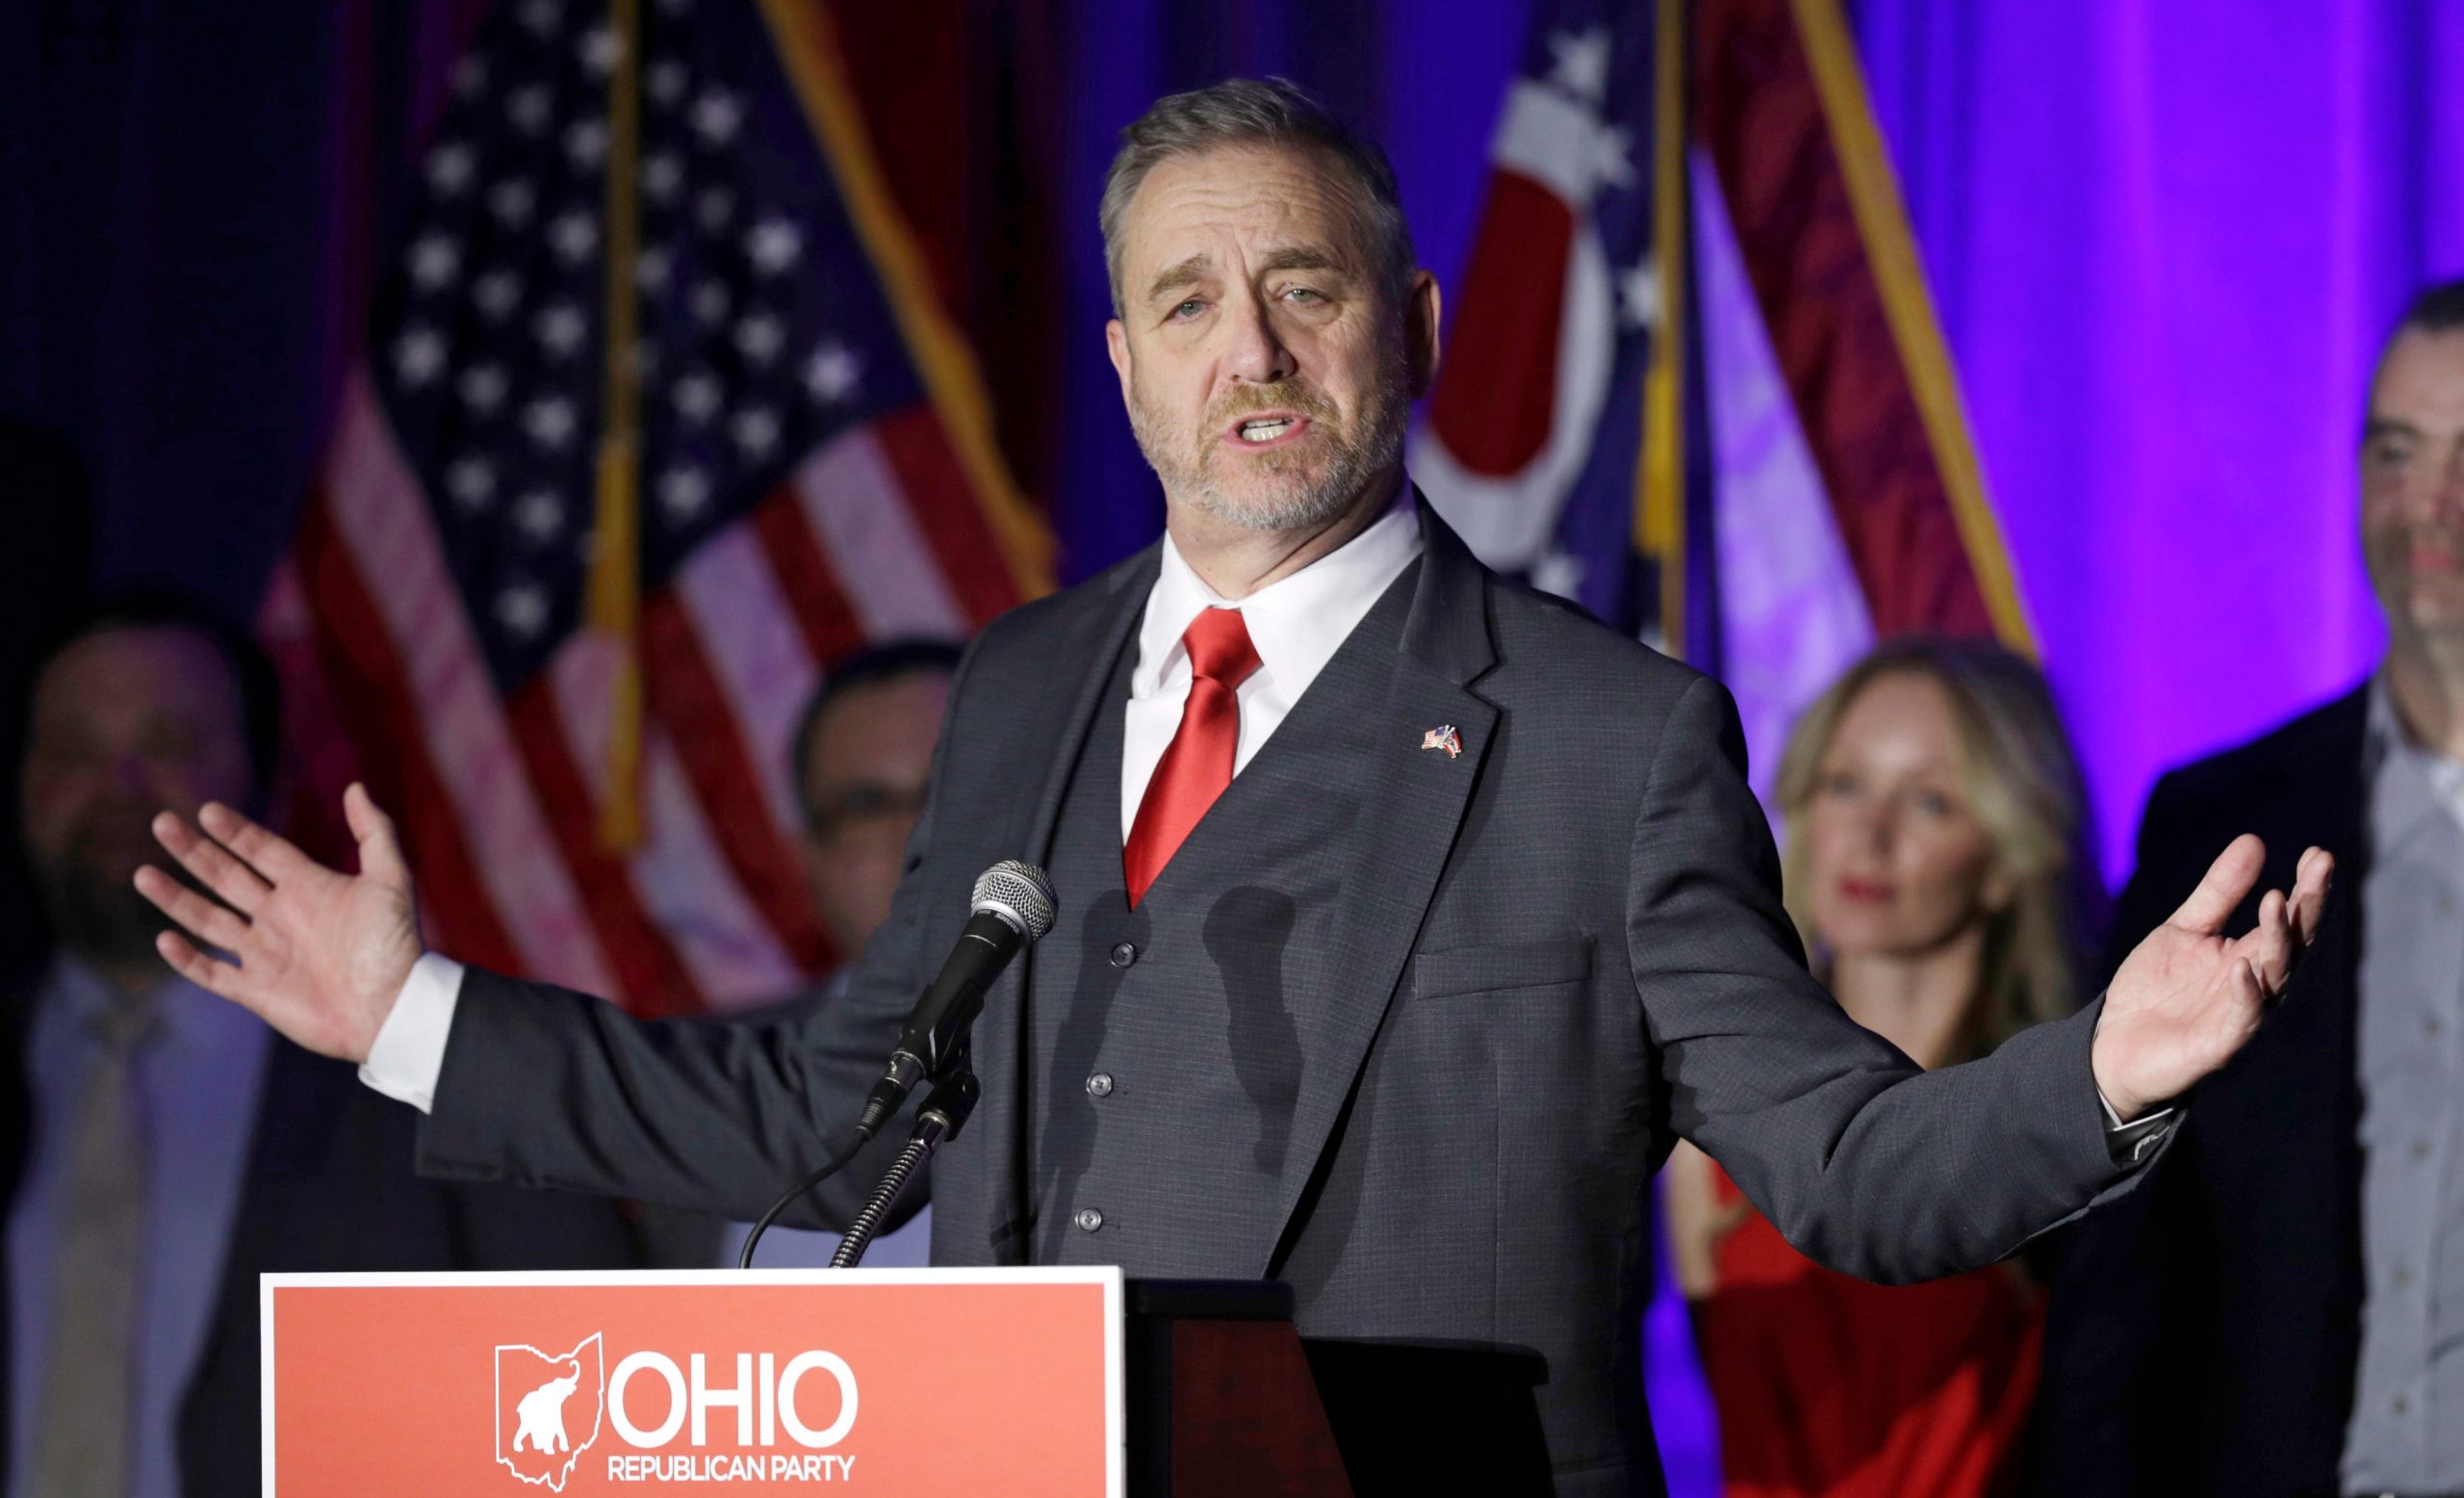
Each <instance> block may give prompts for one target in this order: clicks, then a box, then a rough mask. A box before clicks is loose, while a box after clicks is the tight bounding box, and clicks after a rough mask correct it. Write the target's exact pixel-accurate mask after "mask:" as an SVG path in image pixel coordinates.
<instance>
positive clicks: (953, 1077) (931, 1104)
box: [830, 1057, 978, 1269]
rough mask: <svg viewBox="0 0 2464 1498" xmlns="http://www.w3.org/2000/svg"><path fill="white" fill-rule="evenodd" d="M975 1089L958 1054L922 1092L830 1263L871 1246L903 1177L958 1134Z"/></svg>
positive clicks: (858, 1255) (857, 1259) (852, 1263)
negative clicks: (902, 1144)
mask: <svg viewBox="0 0 2464 1498" xmlns="http://www.w3.org/2000/svg"><path fill="white" fill-rule="evenodd" d="M977 1092H978V1088H977V1086H976V1081H975V1073H974V1072H972V1071H969V1070H968V1069H967V1065H966V1062H965V1059H964V1058H963V1057H962V1058H961V1059H960V1060H959V1061H958V1063H957V1064H956V1065H955V1066H953V1067H952V1068H951V1070H950V1072H949V1073H948V1074H947V1075H946V1076H944V1077H942V1078H941V1080H940V1081H939V1082H937V1083H936V1084H934V1087H933V1091H932V1092H931V1093H930V1094H929V1095H927V1096H926V1098H924V1106H923V1107H922V1108H920V1109H918V1110H917V1112H916V1115H915V1127H914V1129H913V1131H911V1133H909V1135H908V1136H907V1146H906V1148H905V1149H901V1150H899V1152H898V1158H897V1160H895V1161H894V1162H892V1163H891V1165H890V1168H889V1170H888V1171H887V1172H886V1174H885V1175H883V1176H882V1180H881V1184H880V1185H878V1186H875V1187H874V1188H873V1195H872V1198H871V1200H870V1201H866V1202H865V1203H864V1209H863V1210H862V1211H860V1212H859V1213H857V1214H856V1220H855V1221H854V1222H853V1223H851V1224H849V1225H848V1227H847V1236H846V1237H844V1238H842V1239H840V1240H839V1242H838V1252H837V1253H834V1254H832V1255H831V1256H830V1267H831V1268H833V1269H853V1268H855V1267H856V1266H857V1265H858V1264H860V1263H861V1262H862V1261H863V1257H864V1251H865V1250H866V1249H868V1248H870V1247H872V1242H873V1234H874V1233H876V1232H878V1231H880V1230H881V1226H882V1224H884V1223H886V1222H887V1221H889V1213H890V1208H891V1207H893V1206H895V1205H897V1203H898V1198H899V1194H900V1193H901V1192H904V1191H905V1190H906V1189H907V1183H908V1182H909V1181H910V1180H912V1179H913V1178H914V1176H915V1173H916V1172H917V1171H919V1170H921V1169H923V1168H924V1162H925V1161H927V1160H930V1159H931V1158H932V1157H933V1151H934V1150H935V1149H939V1148H940V1147H941V1146H942V1145H943V1144H944V1143H946V1142H947V1141H949V1140H953V1139H956V1138H958V1137H959V1130H960V1128H962V1127H963V1126H964V1124H966V1120H967V1115H968V1114H970V1113H973V1112H974V1111H975V1099H976V1094H977Z"/></svg>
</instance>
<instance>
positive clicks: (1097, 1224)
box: [1071, 1206, 1104, 1232]
mask: <svg viewBox="0 0 2464 1498" xmlns="http://www.w3.org/2000/svg"><path fill="white" fill-rule="evenodd" d="M1071 1221H1073V1222H1075V1223H1076V1224H1077V1225H1078V1230H1079V1231H1080V1232H1095V1231H1098V1230H1100V1229H1101V1228H1102V1227H1103V1226H1104V1214H1103V1213H1101V1212H1098V1211H1096V1210H1095V1209H1094V1208H1093V1207H1091V1206H1082V1207H1080V1208H1079V1209H1078V1215H1077V1216H1076V1217H1075V1218H1073V1219H1071Z"/></svg>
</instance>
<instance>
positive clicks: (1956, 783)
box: [1666, 640, 2096, 1498]
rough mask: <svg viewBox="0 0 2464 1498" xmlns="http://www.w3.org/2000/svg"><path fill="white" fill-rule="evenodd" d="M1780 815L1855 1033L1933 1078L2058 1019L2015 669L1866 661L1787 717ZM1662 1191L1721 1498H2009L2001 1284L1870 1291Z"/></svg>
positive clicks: (2015, 1370)
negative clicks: (1872, 1037)
mask: <svg viewBox="0 0 2464 1498" xmlns="http://www.w3.org/2000/svg"><path fill="white" fill-rule="evenodd" d="M1778 798H1779V805H1780V811H1781V814H1782V815H1783V817H1784V821H1785V824H1786V835H1787V842H1786V850H1785V854H1784V890H1785V895H1786V901H1787V906H1788V911H1789V914H1790V915H1791V916H1793V917H1795V919H1796V922H1797V926H1798V929H1799V930H1800V931H1801V932H1802V933H1803V935H1804V937H1805V941H1806V945H1807V948H1808V950H1809V954H1810V956H1811V959H1812V961H1813V963H1814V966H1815V969H1816V971H1817V972H1819V973H1820V974H1821V975H1822V976H1823V977H1824V979H1825V981H1826V982H1827V983H1828V984H1829V985H1830V987H1831V990H1832V992H1833V993H1834V994H1836V995H1837V996H1838V999H1839V1002H1840V1005H1841V1006H1842V1007H1843V1008H1844V1009H1846V1010H1847V1012H1848V1015H1849V1017H1850V1018H1852V1019H1854V1020H1856V1021H1857V1022H1858V1023H1859V1024H1861V1025H1863V1026H1864V1027H1865V1028H1867V1029H1869V1030H1872V1031H1874V1032H1875V1033H1876V1034H1878V1035H1881V1036H1882V1037H1883V1038H1884V1039H1886V1040H1888V1041H1889V1042H1890V1043H1891V1044H1892V1045H1894V1046H1898V1047H1899V1048H1900V1050H1902V1051H1903V1052H1905V1053H1906V1054H1907V1055H1908V1056H1909V1057H1910V1059H1912V1060H1913V1061H1914V1062H1916V1064H1917V1065H1919V1066H1921V1067H1923V1068H1925V1069H1926V1070H1928V1071H1932V1070H1935V1069H1937V1068H1939V1067H1944V1066H1949V1065H1953V1064H1956V1063H1958V1062H1962V1061H1966V1060H1970V1059H1972V1058H1974V1057H1977V1056H1982V1055H1984V1054H1986V1053H1987V1052H1989V1051H1990V1050H1992V1049H1993V1047H1994V1046H1997V1045H1999V1044H2000V1043H2001V1042H2002V1041H2004V1040H2006V1039H2008V1038H2009V1037H2011V1036H2013V1035H2015V1034H2016V1033H2018V1032H2019V1031H2020V1030H2022V1029H2024V1028H2026V1027H2027V1026H2029V1025H2032V1024H2036V1023H2038V1022H2040V1021H2042V1020H2053V1019H2059V1018H2061V1017H2063V1016H2065V1015H2067V1014H2069V1013H2070V1012H2071V1011H2072V1010H2073V1009H2075V1008H2076V1007H2077V1004H2078V994H2077V993H2076V991H2075V988H2074V983H2073V974H2074V971H2075V964H2074V957H2073V954H2074V950H2075V945H2074V936H2075V934H2076V930H2077V927H2078V925H2079V923H2080V921H2081V919H2082V918H2083V917H2086V916H2088V915H2090V914H2091V913H2092V909H2093V895H2094V894H2095V892H2096V891H2094V887H2093V878H2094V875H2093V865H2092V861H2086V860H2082V859H2080V858H2079V857H2078V856H2077V855H2078V852H2079V846H2080V844H2079V839H2080V829H2081V828H2082V827H2083V826H2084V825H2085V818H2084V816H2083V815H2082V803H2083V799H2084V798H2083V793H2082V789H2081V780H2080V775H2079V770H2078V766H2077V763H2076V762H2075V761H2074V759H2073V757H2072V754H2071V749H2070V744H2069V740H2068V737H2067V736H2066V734H2065V733H2064V731H2063V726H2062V721H2061V718H2060V716H2059V714H2058V713H2057V711H2056V710H2055V708H2054V705H2053V699H2052V696H2051V694H2050V693H2049V692H2048V691H2047V690H2046V687H2045V684H2044V680H2043V678H2042V677H2041V676H2040V675H2039V674H2038V673H2037V671H2036V669H2035V668H2034V667H2033V666H2030V665H2029V664H2027V663H2026V662H2025V661H2022V660H2020V659H2017V658H2016V657H2015V656H2012V655H2010V654H2008V653H2007V652H2004V651H2001V650H1999V649H1996V648H1994V647H1990V646H1983V645H1954V644H1948V643H1939V642H1933V641H1925V640H1912V641H1907V642H1902V643H1897V644H1892V645H1886V646H1885V647H1883V648H1882V649H1880V650H1878V651H1876V652H1875V653H1874V654H1872V655H1870V656H1868V657H1866V658H1865V659H1863V660H1862V661H1861V662H1860V663H1859V664H1857V665H1856V666H1855V667H1853V668H1852V669H1851V670H1850V671H1849V672H1848V673H1847V674H1846V675H1845V676H1844V677H1842V678H1841V679H1840V680H1839V681H1838V682H1837V683H1836V684H1834V685H1833V686H1832V687H1831V688H1830V689H1829V690H1828V691H1826V692H1825V693H1824V694H1823V695H1822V697H1821V698H1819V699H1818V700H1817V701H1816V702H1815V703H1814V704H1813V706H1812V707H1811V708H1809V710H1807V711H1806V713H1805V715H1804V716H1803V717H1801V718H1800V719H1799V720H1798V722H1797V725H1796V728H1795V730H1794V732H1793V734H1792V735H1791V736H1790V738H1789V741H1788V746H1787V751H1786V754H1785V757H1784V759H1783V760H1782V762H1781V768H1780V780H1779V786H1778ZM1666 1189H1667V1194H1668V1209H1669V1234H1670V1242H1671V1247H1672V1250H1673V1252H1674V1254H1675V1257H1676V1260H1677V1268H1678V1279H1679V1284H1680V1286H1681V1288H1682V1290H1683V1291H1684V1293H1685V1296H1686V1299H1687V1300H1688V1302H1689V1303H1690V1304H1692V1306H1693V1308H1694V1311H1695V1327H1696V1331H1697V1334H1698V1339H1699V1342H1700V1347H1701V1353H1702V1359H1703V1367H1704V1372H1705V1374H1706V1376H1707V1379H1708V1382H1709V1385H1710V1391H1711V1396H1712V1400H1713V1403H1714V1404H1715V1406H1716V1407H1717V1408H1718V1413H1719V1427H1720V1448H1721V1459H1722V1464H1723V1468H1724V1471H1725V1474H1726V1481H1727V1492H1728V1494H1729V1495H1730V1498H1781V1495H1811V1494H1822V1495H1826V1498H1850V1495H1856V1498H1868V1495H1869V1498H1953V1495H1970V1494H1988V1493H1996V1492H2004V1491H2008V1490H2009V1489H2010V1487H2011V1486H2012V1485H2013V1482H2014V1480H2015V1471H2014V1467H2015V1452H2016V1447H2017V1441H2018V1437H2019V1435H2020V1433H2021V1430H2022V1429H2023V1426H2024V1423H2025V1421H2026V1417H2027V1411H2028V1406H2029V1400H2030V1397H2031V1396H2032V1395H2033V1393H2034V1392H2035V1388H2036V1383H2037V1370H2038V1355H2039V1347H2040V1339H2041V1333H2042V1304H2041V1299H2040V1294H2039V1292H2038V1291H2037V1290H2036V1289H2035V1288H2034V1286H2033V1285H2032V1284H2031V1283H2030V1281H2029V1280H2028V1278H2027V1277H2026V1276H2025V1275H2024V1274H2023V1273H2022V1272H2021V1271H2020V1270H2019V1269H2018V1268H2017V1267H2015V1265H2011V1264H1997V1265H1992V1266H1989V1267H1988V1268H1985V1269H1981V1270H1976V1271H1973V1272H1971V1273H1969V1274H1965V1275H1961V1276H1958V1277H1955V1278H1949V1279H1939V1280H1936V1281H1934V1282H1932V1283H1929V1284H1923V1285H1913V1286H1904V1287H1897V1288H1886V1287H1884V1286H1879V1285H1874V1284H1869V1283H1866V1282H1864V1281H1862V1280H1860V1279H1854V1278H1849V1277H1848V1276H1845V1275H1840V1274H1835V1273H1833V1272H1832V1271H1830V1270H1827V1269H1824V1268H1821V1267H1820V1266H1818V1265H1816V1264H1814V1263H1813V1262H1812V1261H1811V1260H1809V1259H1808V1258H1806V1257H1805V1256H1804V1255H1803V1254H1801V1253H1797V1251H1796V1250H1794V1249H1792V1248H1790V1247H1789V1246H1788V1245H1787V1243H1786V1242H1785V1241H1784V1239H1783V1238H1782V1237H1781V1236H1780V1233H1779V1231H1778V1230H1777V1229H1776V1228H1774V1227H1772V1226H1771V1224H1770V1223H1769V1222H1768V1221H1766V1220H1765V1219H1763V1218H1762V1217H1760V1216H1759V1215H1758V1214H1757V1213H1755V1211H1754V1210H1753V1209H1752V1208H1751V1207H1750V1206H1748V1205H1747V1204H1746V1202H1745V1201H1744V1199H1743V1198H1742V1197H1741V1196H1740V1195H1739V1194H1738V1192H1737V1190H1736V1188H1735V1186H1733V1185H1732V1184H1731V1183H1730V1181H1729V1179H1728V1177H1727V1176H1726V1175H1722V1174H1721V1173H1720V1171H1719V1168H1718V1167H1717V1166H1715V1165H1714V1164H1712V1163H1711V1161H1710V1160H1709V1159H1708V1158H1707V1157H1706V1156H1705V1155H1703V1154H1702V1153H1701V1152H1699V1151H1697V1150H1695V1149H1693V1148H1692V1147H1691V1146H1686V1145H1680V1146H1679V1147H1678V1149H1677V1152H1676V1154H1675V1156H1674V1157H1673V1158H1672V1159H1671V1161H1670V1164H1669V1172H1668V1175H1667V1183H1666Z"/></svg>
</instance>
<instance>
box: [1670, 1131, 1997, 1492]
mask: <svg viewBox="0 0 2464 1498" xmlns="http://www.w3.org/2000/svg"><path fill="white" fill-rule="evenodd" d="M1712 1194H1713V1196H1714V1197H1715V1198H1716V1199H1717V1200H1718V1201H1721V1202H1722V1203H1723V1204H1725V1203H1728V1202H1731V1201H1737V1200H1738V1194H1737V1189H1736V1187H1735V1185H1734V1184H1733V1183H1732V1182H1731V1181H1730V1180H1729V1178H1728V1176H1727V1175H1724V1174H1721V1173H1719V1172H1718V1171H1716V1170H1715V1171H1714V1172H1713V1173H1712ZM1713 1255H1714V1260H1715V1265H1716V1270H1717V1274H1718V1277H1719V1278H1718V1287H1717V1288H1716V1289H1715V1290H1714V1291H1713V1292H1712V1294H1711V1297H1710V1299H1709V1300H1708V1301H1707V1302H1705V1303H1703V1304H1702V1305H1701V1306H1700V1307H1699V1319H1698V1320H1697V1322H1696V1326H1697V1329H1698V1331H1699V1333H1700V1340H1701V1344H1702V1356H1703V1371H1704V1374H1705V1376H1706V1377H1707V1380H1708V1382H1709V1383H1710V1388H1711V1399H1712V1403H1713V1404H1714V1405H1715V1406H1716V1407H1717V1408H1718V1410H1719V1423H1720V1459H1721V1465H1722V1469H1723V1471H1724V1472H1725V1474H1726V1479H1727V1493H1728V1498H1806V1495H1813V1494H1821V1495H1824V1498H1969V1495H1984V1494H1997V1493H2003V1492H2007V1491H2010V1490H2011V1488H2012V1486H2013V1482H2014V1477H2015V1471H2014V1469H2015V1455H2016V1450H2017V1446H2018V1443H2019V1437H2020V1433H2021V1432H2022V1430H2023V1428H2024V1427H2025V1426H2026V1424H2027V1418H2028V1406H2029V1402H2030V1401H2031V1400H2033V1399H2034V1398H2035V1396H2036V1387H2037V1371H2038V1358H2039V1356H2040V1352H2041V1350H2042V1342H2043V1332H2044V1298H2043V1294H2042V1292H2041V1291H2040V1290H2039V1289H2038V1288H2037V1287H2035V1286H2034V1285H2032V1284H2030V1283H2029V1282H2028V1281H2027V1280H2026V1279H2025V1278H2023V1277H2022V1276H2021V1275H2020V1274H2018V1273H2017V1272H2016V1271H2015V1270H2013V1269H2012V1268H2010V1267H2009V1266H2007V1265H1999V1264H1997V1265H1994V1266H1992V1267H1991V1268H1988V1269H1981V1270H1978V1271H1976V1272H1975V1273H1973V1274H1966V1275H1960V1276H1957V1277H1954V1278H1949V1279H1938V1280H1935V1281H1932V1282H1931V1283H1927V1284H1919V1285H1900V1286H1886V1285H1875V1284H1868V1283H1866V1282H1865V1281H1863V1280H1861V1279H1855V1278H1850V1277H1848V1276H1846V1275H1841V1274H1835V1273H1833V1272H1832V1271H1830V1270H1828V1269H1824V1268H1822V1267H1821V1266H1820V1265H1818V1264H1816V1263H1814V1262H1813V1261H1812V1260H1810V1259H1809V1258H1807V1257H1806V1256H1805V1255H1804V1254H1802V1253H1798V1252H1797V1251H1796V1250H1794V1249H1792V1248H1790V1247H1788V1244H1787V1242H1786V1240H1784V1239H1783V1238H1782V1237H1781V1236H1780V1233H1779V1229H1777V1228H1775V1227H1772V1226H1771V1225H1770V1224H1769V1223H1768V1222H1765V1221H1764V1220H1763V1219H1762V1217H1761V1216H1760V1215H1759V1214H1758V1213H1756V1212H1754V1211H1753V1209H1752V1208H1750V1207H1749V1208H1747V1209H1746V1217H1745V1220H1744V1221H1743V1222H1742V1223H1740V1224H1739V1225H1738V1226H1737V1227H1735V1229H1734V1230H1732V1231H1731V1232H1730V1233H1729V1234H1728V1235H1727V1236H1726V1237H1724V1238H1722V1239H1721V1240H1720V1243H1719V1245H1718V1247H1717V1248H1716V1249H1715V1250H1714V1251H1713Z"/></svg>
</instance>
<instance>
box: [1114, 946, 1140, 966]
mask: <svg viewBox="0 0 2464 1498" xmlns="http://www.w3.org/2000/svg"><path fill="white" fill-rule="evenodd" d="M1112 960H1113V966H1114V967H1116V968H1126V967H1128V966H1129V965H1130V964H1131V963H1134V962H1136V961H1138V948H1137V947H1134V946H1132V945H1130V944H1129V943H1127V942H1116V943H1113V950H1112Z"/></svg>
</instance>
